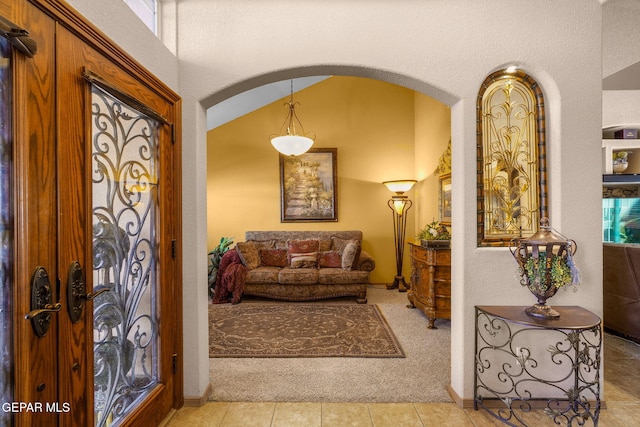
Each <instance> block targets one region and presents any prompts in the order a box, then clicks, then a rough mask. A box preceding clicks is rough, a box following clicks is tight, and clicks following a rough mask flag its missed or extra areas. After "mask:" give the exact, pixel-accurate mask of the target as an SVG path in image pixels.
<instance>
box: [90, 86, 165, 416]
mask: <svg viewBox="0 0 640 427" xmlns="http://www.w3.org/2000/svg"><path fill="white" fill-rule="evenodd" d="M91 114H92V124H93V130H92V180H93V185H92V192H93V255H94V258H93V270H94V274H93V288H94V289H100V288H105V287H106V288H108V289H109V290H110V292H106V293H103V294H101V295H99V296H97V297H96V298H95V300H94V304H93V306H94V325H93V329H94V332H93V333H94V370H95V378H94V383H95V396H94V398H95V410H96V425H98V426H105V425H110V424H112V423H117V422H118V420H119V419H120V418H121V417H122V416H123V415H124V414H125V413H126V412H127V410H128V409H129V408H131V407H132V405H133V404H134V403H135V402H136V401H137V400H140V399H142V398H144V397H145V396H146V395H147V394H148V393H150V391H151V390H152V389H153V387H154V386H156V385H157V384H158V328H159V325H158V313H157V301H156V298H157V287H156V283H157V243H158V242H157V239H158V236H157V235H156V230H157V223H158V218H157V215H158V185H157V182H158V170H157V167H158V136H157V130H158V126H159V123H158V122H157V121H156V120H154V119H152V118H150V117H148V116H146V115H144V114H142V113H140V112H139V111H137V110H136V109H133V108H131V107H129V106H128V105H127V104H125V103H123V102H122V101H120V100H119V99H118V98H115V97H113V96H112V95H110V94H108V93H107V92H105V91H103V90H101V88H100V87H99V86H98V85H96V84H93V85H92V105H91Z"/></svg>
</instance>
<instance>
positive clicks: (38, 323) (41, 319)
mask: <svg viewBox="0 0 640 427" xmlns="http://www.w3.org/2000/svg"><path fill="white" fill-rule="evenodd" d="M52 300H53V293H52V292H51V282H50V281H49V274H47V270H46V269H45V268H44V267H42V266H38V267H36V269H35V271H34V272H33V276H32V277H31V311H30V312H28V313H27V314H25V316H24V318H25V319H27V320H31V326H33V331H34V332H35V334H36V335H37V336H38V337H43V336H45V335H46V334H47V332H48V331H49V326H50V325H51V313H57V312H58V311H60V310H61V309H62V304H60V303H59V302H58V303H55V304H53V301H52Z"/></svg>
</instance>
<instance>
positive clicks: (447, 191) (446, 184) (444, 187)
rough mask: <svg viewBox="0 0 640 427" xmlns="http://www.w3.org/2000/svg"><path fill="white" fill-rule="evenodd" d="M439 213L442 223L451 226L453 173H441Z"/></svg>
mask: <svg viewBox="0 0 640 427" xmlns="http://www.w3.org/2000/svg"><path fill="white" fill-rule="evenodd" d="M438 214H439V216H440V223H441V224H442V225H448V226H451V174H450V173H447V174H443V175H440V179H439V192H438Z"/></svg>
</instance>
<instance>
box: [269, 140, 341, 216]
mask: <svg viewBox="0 0 640 427" xmlns="http://www.w3.org/2000/svg"><path fill="white" fill-rule="evenodd" d="M337 157H338V149H337V148H312V149H310V150H309V151H307V152H306V153H304V154H301V155H299V156H284V155H282V154H281V155H280V222H325V221H338V204H337V199H338V198H337V195H338V185H337V184H338V180H337V176H338V173H337V172H338V165H337V160H338V158H337Z"/></svg>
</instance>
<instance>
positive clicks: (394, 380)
mask: <svg viewBox="0 0 640 427" xmlns="http://www.w3.org/2000/svg"><path fill="white" fill-rule="evenodd" d="M367 297H368V299H369V304H368V305H372V304H375V305H377V306H378V307H379V308H380V311H381V312H382V314H383V316H384V317H385V319H386V320H387V322H388V324H389V326H390V327H391V329H392V330H393V332H394V334H395V336H396V338H397V340H398V342H399V343H400V345H401V346H402V349H403V350H404V353H405V357H404V358H358V357H315V358H291V357H287V358H211V359H209V361H210V363H209V366H210V371H209V372H210V380H211V386H212V393H211V396H210V400H215V401H235V402H238V401H240V402H243V401H247V402H249V401H251V402H260V401H264V402H451V398H450V397H449V395H448V393H447V386H448V385H449V383H450V367H449V366H450V359H451V349H450V348H451V344H450V333H451V323H450V321H448V320H437V321H436V326H437V327H438V329H435V330H430V329H427V326H428V321H427V318H426V317H425V316H424V314H423V313H422V312H421V311H419V310H417V309H409V308H407V303H408V301H407V295H406V293H400V292H398V291H397V290H394V291H388V290H386V289H385V288H384V286H380V285H375V286H370V287H369V288H368V289H367ZM349 302H350V300H340V301H335V302H331V301H328V302H322V303H320V304H344V303H349ZM262 303H268V304H270V303H272V302H271V301H266V300H262V301H260V302H257V301H253V300H249V299H247V300H245V301H243V302H242V303H241V304H240V305H243V304H247V305H249V304H262ZM283 304H292V303H283ZM352 304H354V305H356V303H355V301H353V302H352Z"/></svg>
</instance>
